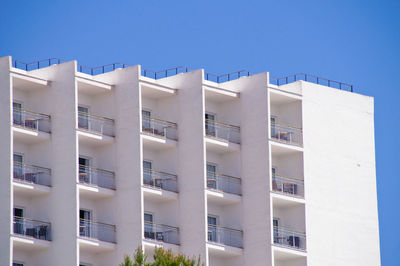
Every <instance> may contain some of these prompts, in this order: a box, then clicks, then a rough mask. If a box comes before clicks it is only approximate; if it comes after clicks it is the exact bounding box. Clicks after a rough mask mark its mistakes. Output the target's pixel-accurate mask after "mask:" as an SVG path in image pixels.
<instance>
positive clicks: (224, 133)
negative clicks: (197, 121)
mask: <svg viewBox="0 0 400 266" xmlns="http://www.w3.org/2000/svg"><path fill="white" fill-rule="evenodd" d="M205 131H206V136H207V137H210V138H213V139H217V140H222V141H224V142H231V143H235V144H240V127H238V126H233V125H229V124H225V123H222V122H218V121H215V120H210V119H206V120H205Z"/></svg>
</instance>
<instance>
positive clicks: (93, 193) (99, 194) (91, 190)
mask: <svg viewBox="0 0 400 266" xmlns="http://www.w3.org/2000/svg"><path fill="white" fill-rule="evenodd" d="M78 189H79V196H80V197H82V198H88V199H103V198H108V197H113V196H115V190H112V189H108V188H102V187H96V186H90V185H86V184H79V183H78Z"/></svg>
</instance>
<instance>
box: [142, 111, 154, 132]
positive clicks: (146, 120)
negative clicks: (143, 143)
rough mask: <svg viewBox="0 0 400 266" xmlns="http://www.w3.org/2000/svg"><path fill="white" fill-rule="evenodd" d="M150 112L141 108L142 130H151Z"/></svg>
mask: <svg viewBox="0 0 400 266" xmlns="http://www.w3.org/2000/svg"><path fill="white" fill-rule="evenodd" d="M150 117H151V112H150V111H148V110H142V130H143V131H150V132H153V131H152V129H151V118H150Z"/></svg>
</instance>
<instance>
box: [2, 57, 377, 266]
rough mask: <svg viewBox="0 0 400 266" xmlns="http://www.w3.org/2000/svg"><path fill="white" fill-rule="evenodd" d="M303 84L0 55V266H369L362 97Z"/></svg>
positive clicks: (373, 241) (370, 132)
mask: <svg viewBox="0 0 400 266" xmlns="http://www.w3.org/2000/svg"><path fill="white" fill-rule="evenodd" d="M53 63H54V64H53ZM45 64H48V66H46V67H45V66H44V65H45ZM119 67H121V68H119ZM20 68H25V69H26V70H28V71H26V70H21V69H20ZM32 68H34V70H30V69H32ZM110 68H111V71H108V70H110ZM107 71H108V72H107ZM82 72H89V73H90V74H85V73H82ZM98 72H101V73H100V74H97V73H98ZM103 72H104V73H103ZM181 72H183V73H181ZM92 74H93V75H92ZM165 76H167V77H165ZM299 78H300V77H299V76H296V77H289V78H285V79H282V80H279V81H275V84H277V85H274V84H272V82H270V80H269V74H268V73H260V74H254V75H250V73H248V72H239V73H236V74H232V75H229V76H219V77H216V76H212V75H211V74H207V73H205V72H204V70H202V69H201V70H195V71H190V70H188V69H179V68H177V69H171V70H168V71H164V72H159V73H154V72H150V71H146V70H141V67H140V66H131V67H127V66H125V65H109V66H106V67H104V68H99V69H85V68H83V67H81V66H78V65H77V62H76V61H71V62H61V61H60V62H58V61H57V60H48V61H42V62H37V63H34V64H31V65H24V64H21V63H19V62H16V61H12V59H11V57H3V58H0V88H1V89H0V121H1V124H2V126H1V127H0V129H1V130H0V150H1V153H0V174H1V177H2V178H0V213H1V215H0V265H15V266H20V265H24V266H46V265H59V266H71V265H92V266H103V265H104V266H110V265H118V263H120V262H121V261H122V260H123V256H124V255H125V254H133V252H134V250H135V249H136V248H137V247H138V246H140V245H141V246H142V247H143V249H144V250H145V252H146V253H148V254H149V255H150V256H151V254H152V252H154V248H155V247H157V246H161V247H164V248H167V249H172V250H173V251H174V252H182V253H184V254H186V255H189V256H199V255H200V257H201V259H202V260H203V261H204V263H205V265H213V266H214V265H233V266H237V265H249V266H255V265H268V266H269V265H274V266H305V265H308V266H322V265H323V266H338V265H340V266H358V265H359V266H376V265H380V252H379V231H378V212H377V196H376V176H375V148H374V109H373V98H371V97H368V96H363V95H359V94H356V93H352V92H348V91H345V90H339V89H337V88H331V87H329V86H333V87H337V86H339V87H341V88H342V89H344V88H349V87H348V86H347V85H346V84H342V83H335V82H333V81H327V80H322V79H319V78H315V77H312V76H304V77H301V79H303V80H310V78H313V80H314V81H316V82H317V83H324V84H326V85H329V86H324V85H319V84H314V83H311V82H307V81H303V80H297V79H299ZM294 79H296V80H297V81H294ZM212 80H213V81H212ZM282 83H284V84H285V85H281V84H282ZM351 90H352V88H351Z"/></svg>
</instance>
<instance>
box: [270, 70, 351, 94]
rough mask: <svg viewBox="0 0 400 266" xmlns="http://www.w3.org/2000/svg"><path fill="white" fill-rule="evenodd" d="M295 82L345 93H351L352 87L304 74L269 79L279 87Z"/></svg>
mask: <svg viewBox="0 0 400 266" xmlns="http://www.w3.org/2000/svg"><path fill="white" fill-rule="evenodd" d="M297 80H304V81H308V82H312V83H316V84H320V85H324V86H328V87H331V88H335V89H339V90H346V91H350V92H353V85H351V84H347V83H344V82H340V81H335V80H331V79H326V78H321V77H317V76H314V75H310V74H305V73H299V74H294V75H291V76H287V77H283V78H276V79H271V80H270V83H272V84H275V85H278V86H280V85H284V84H288V83H292V82H295V81H297Z"/></svg>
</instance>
